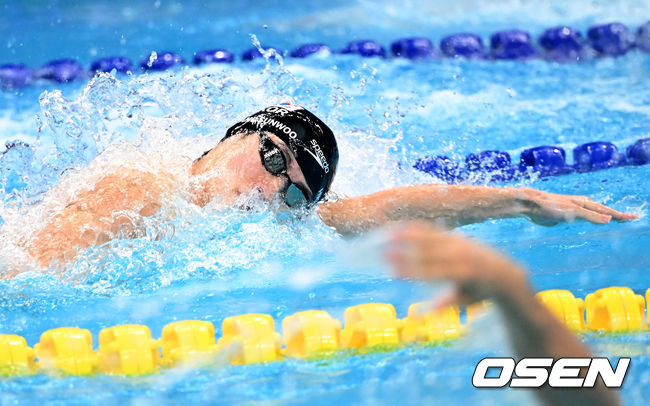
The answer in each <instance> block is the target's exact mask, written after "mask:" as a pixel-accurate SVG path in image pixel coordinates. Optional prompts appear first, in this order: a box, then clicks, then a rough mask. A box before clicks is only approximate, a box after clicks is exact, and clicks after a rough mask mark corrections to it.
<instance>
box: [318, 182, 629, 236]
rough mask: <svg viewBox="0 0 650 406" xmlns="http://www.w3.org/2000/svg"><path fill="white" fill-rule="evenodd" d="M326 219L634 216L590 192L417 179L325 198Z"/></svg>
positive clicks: (362, 224) (355, 226) (359, 224)
mask: <svg viewBox="0 0 650 406" xmlns="http://www.w3.org/2000/svg"><path fill="white" fill-rule="evenodd" d="M318 213H319V215H320V216H321V218H322V219H323V221H324V222H325V223H326V224H328V225H330V226H332V227H334V228H336V229H337V231H339V232H340V233H342V234H346V233H355V232H362V231H365V230H368V229H370V228H373V227H376V226H380V225H383V224H386V223H390V222H394V221H408V220H427V221H431V222H433V223H434V224H436V225H438V226H439V227H444V228H454V227H458V226H462V225H466V224H471V223H477V222H481V221H485V220H488V219H500V218H509V217H526V218H528V219H529V220H530V221H532V222H534V223H537V224H542V225H553V224H556V223H559V222H563V221H573V220H577V219H582V220H587V221H590V222H592V223H596V224H606V223H609V222H610V221H611V220H612V219H614V220H619V221H624V220H632V219H635V218H636V216H635V215H633V214H629V213H621V212H619V211H616V210H614V209H611V208H609V207H607V206H604V205H602V204H599V203H596V202H594V201H593V200H591V199H590V198H588V197H587V196H570V195H560V194H554V193H546V192H542V191H539V190H536V189H532V188H512V187H507V188H493V187H486V186H464V185H417V186H403V187H397V188H393V189H387V190H382V191H380V192H377V193H373V194H370V195H365V196H359V197H353V198H348V199H340V200H338V201H335V202H325V203H323V204H321V205H320V206H319V207H318Z"/></svg>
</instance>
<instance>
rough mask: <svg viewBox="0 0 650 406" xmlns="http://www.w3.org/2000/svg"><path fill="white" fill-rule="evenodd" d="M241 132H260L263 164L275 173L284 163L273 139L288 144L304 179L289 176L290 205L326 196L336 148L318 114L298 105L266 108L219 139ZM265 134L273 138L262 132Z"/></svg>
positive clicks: (335, 157) (332, 177)
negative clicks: (297, 179)
mask: <svg viewBox="0 0 650 406" xmlns="http://www.w3.org/2000/svg"><path fill="white" fill-rule="evenodd" d="M242 133H259V134H260V135H261V140H260V157H261V159H262V163H263V165H264V167H265V168H266V170H267V171H269V172H271V173H272V174H273V175H276V176H277V175H279V174H282V173H286V166H287V162H286V161H285V159H284V157H283V156H282V154H278V151H277V150H276V149H274V147H275V145H274V143H273V138H276V137H277V139H279V140H281V141H282V142H283V143H284V144H285V145H286V147H288V150H289V152H290V153H291V154H292V156H293V158H294V159H295V161H296V163H297V164H298V166H299V168H300V171H301V172H302V175H303V176H304V180H305V182H297V183H294V182H293V180H292V179H290V181H291V184H290V185H289V187H288V189H287V190H286V191H284V193H285V200H286V201H287V203H289V205H293V204H292V203H293V202H298V201H299V200H300V199H299V197H300V198H303V199H304V200H305V201H306V202H307V203H308V204H312V203H316V202H318V201H319V200H321V199H322V198H323V197H324V196H325V194H326V193H327V191H328V190H329V187H330V184H331V183H332V180H333V179H334V173H335V172H336V165H337V163H338V160H339V150H338V147H337V145H336V139H335V138H334V133H333V132H332V130H330V129H329V127H328V126H327V125H325V123H323V122H322V121H321V120H320V119H319V118H318V117H316V116H315V115H314V114H312V113H310V112H309V111H307V110H306V109H305V108H303V107H301V106H299V105H296V104H289V103H283V104H279V105H277V106H271V107H267V108H265V109H264V110H262V111H259V112H257V113H255V114H253V115H251V116H249V117H247V118H246V119H244V120H243V121H241V122H239V123H237V124H235V125H233V126H232V127H230V128H229V129H228V131H227V132H226V136H225V137H224V138H223V139H222V140H221V141H223V140H225V139H227V138H229V137H232V136H233V135H236V134H242ZM268 133H270V134H271V135H272V136H273V137H268V135H265V134H268ZM283 165H284V168H283ZM298 195H300V196H298Z"/></svg>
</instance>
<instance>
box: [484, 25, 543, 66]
mask: <svg viewBox="0 0 650 406" xmlns="http://www.w3.org/2000/svg"><path fill="white" fill-rule="evenodd" d="M490 48H491V49H492V58H494V59H530V58H534V57H535V56H537V50H536V49H535V47H534V46H533V43H532V40H531V38H530V34H529V33H527V32H525V31H519V30H511V31H500V32H496V33H494V34H492V36H491V37H490Z"/></svg>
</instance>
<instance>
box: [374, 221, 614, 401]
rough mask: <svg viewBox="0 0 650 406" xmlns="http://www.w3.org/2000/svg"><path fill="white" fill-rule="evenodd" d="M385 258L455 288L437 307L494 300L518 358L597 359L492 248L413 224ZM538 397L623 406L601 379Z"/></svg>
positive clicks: (399, 269) (401, 269)
mask: <svg viewBox="0 0 650 406" xmlns="http://www.w3.org/2000/svg"><path fill="white" fill-rule="evenodd" d="M386 255H387V259H388V261H389V262H390V263H391V264H392V265H393V267H394V269H395V273H396V274H397V275H398V276H400V277H404V278H416V279H422V280H426V281H439V280H447V281H451V282H452V283H453V284H454V285H455V288H456V290H455V292H454V293H453V294H452V295H450V296H448V297H446V298H444V299H441V300H440V301H439V302H438V303H436V304H435V305H434V306H436V307H438V308H440V307H444V306H447V305H452V304H455V305H469V304H472V303H476V302H479V301H482V300H490V301H492V302H493V303H494V304H495V306H496V307H497V309H499V311H500V312H501V313H502V314H503V316H504V317H503V320H504V322H505V323H506V328H507V331H508V334H509V336H510V339H511V341H512V344H513V346H514V350H515V352H516V354H517V358H523V357H539V358H553V359H558V358H562V357H593V355H592V354H591V353H590V351H589V350H588V349H587V348H586V347H585V346H584V345H583V344H582V343H581V342H580V340H578V339H577V338H576V336H575V335H573V334H572V333H571V332H570V331H569V330H567V329H566V328H565V327H564V325H562V324H561V323H560V322H559V321H558V320H557V319H556V318H555V317H554V316H553V315H552V314H551V313H550V312H549V311H548V310H547V309H546V307H544V305H542V304H541V303H540V302H539V301H538V300H537V299H536V298H535V297H534V293H533V290H532V288H531V286H530V284H529V283H528V280H527V278H526V273H525V270H524V269H522V267H521V266H519V265H517V264H515V263H514V262H512V261H511V260H509V259H508V258H506V257H504V256H503V255H501V254H499V253H497V252H496V251H494V250H492V249H491V248H489V247H486V246H483V245H480V244H478V243H475V242H472V241H471V240H469V239H466V238H463V237H461V236H458V235H453V234H449V233H445V232H441V231H440V230H437V229H435V228H433V227H431V226H429V225H426V224H419V223H410V224H407V225H405V226H403V227H401V228H400V229H397V230H396V231H394V232H393V235H392V238H391V242H390V244H389V245H388V248H387V253H386ZM585 373H586V371H584V370H583V371H582V372H581V376H584V374H585ZM535 395H536V396H537V397H538V399H539V400H540V401H541V402H542V403H543V404H546V405H607V406H610V405H620V401H619V399H618V396H617V394H616V392H615V391H613V390H610V389H608V388H606V387H605V385H604V384H603V382H602V380H600V379H599V380H598V383H597V384H596V386H595V387H594V388H593V389H591V388H583V389H575V388H570V389H553V388H551V387H549V386H548V385H544V386H542V387H541V388H540V389H539V390H536V391H535Z"/></svg>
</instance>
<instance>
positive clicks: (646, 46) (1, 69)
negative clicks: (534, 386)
mask: <svg viewBox="0 0 650 406" xmlns="http://www.w3.org/2000/svg"><path fill="white" fill-rule="evenodd" d="M635 47H636V48H638V49H640V50H642V51H644V52H650V21H648V22H646V23H645V24H643V25H641V26H640V27H639V28H638V30H637V31H636V35H635V34H634V33H633V32H631V31H630V30H629V29H628V27H626V26H625V25H624V24H621V23H617V22H613V23H608V24H601V25H596V26H592V27H590V28H589V30H588V32H587V37H586V38H585V37H583V36H582V34H581V33H580V32H579V31H578V30H575V29H573V28H571V27H568V26H560V27H554V28H549V29H547V30H545V31H544V32H543V33H542V35H541V36H540V37H539V39H538V47H536V46H535V44H534V43H533V40H532V38H531V36H530V34H529V33H528V32H526V31H521V30H508V31H499V32H496V33H494V34H492V36H491V37H490V48H489V50H486V49H485V47H484V46H483V41H482V39H481V38H480V37H479V36H477V35H474V34H470V33H460V34H453V35H449V36H446V37H444V38H442V40H441V41H440V52H438V51H437V50H436V47H435V45H434V44H433V42H431V40H430V39H428V38H424V37H411V38H401V39H398V40H395V41H393V43H392V44H391V52H392V55H393V56H394V57H397V58H406V59H412V60H416V59H437V58H439V57H441V56H443V57H449V58H468V59H469V58H473V59H488V58H491V59H495V60H528V59H533V58H537V57H541V58H543V59H545V60H549V61H554V62H570V61H573V62H575V61H580V60H583V59H586V58H587V57H591V56H597V57H604V56H620V55H624V54H625V53H627V52H628V51H630V50H631V49H633V48H635ZM264 49H266V50H267V51H268V50H271V49H273V50H275V52H276V53H277V54H278V55H284V52H283V50H281V49H279V48H275V47H264ZM319 52H329V53H340V54H356V55H360V56H362V57H382V58H383V57H386V56H387V52H386V50H385V48H384V47H383V46H382V45H381V44H379V43H377V42H375V41H372V40H358V41H352V42H350V43H348V44H347V46H346V47H345V48H343V49H341V50H340V51H337V52H333V51H332V49H331V48H330V47H329V46H327V45H325V44H320V43H310V44H304V45H301V46H299V47H297V48H295V49H294V50H292V51H291V52H290V53H289V56H290V57H292V58H305V57H308V56H310V55H313V54H316V53H319ZM260 57H263V55H262V53H261V52H260V51H259V50H258V49H257V48H251V49H248V50H246V51H244V52H243V53H242V55H241V59H242V60H243V61H252V60H255V59H257V58H260ZM234 61H235V56H234V54H233V53H232V52H230V51H227V50H225V49H210V50H205V51H198V52H195V53H194V54H193V58H192V62H193V63H194V64H195V65H202V64H208V63H232V62H234ZM184 64H185V60H184V59H183V57H182V56H181V55H179V54H177V53H174V52H158V53H157V54H156V56H155V57H154V58H151V57H148V58H146V59H145V60H143V61H142V62H141V63H140V68H141V70H143V71H147V70H154V71H160V70H166V69H169V68H172V67H175V66H180V65H184ZM112 70H115V71H116V72H119V73H127V72H133V73H136V72H135V69H133V65H132V63H131V61H130V60H129V59H127V58H125V57H121V56H114V57H108V58H100V59H98V60H96V61H94V62H93V63H92V65H91V67H90V70H89V72H86V71H85V70H84V68H83V67H82V66H81V65H80V64H79V63H78V62H76V61H74V60H72V59H59V60H55V61H51V62H48V63H47V64H45V65H43V66H42V67H41V68H39V69H35V70H32V69H30V68H28V67H27V66H25V65H22V64H6V65H3V66H0V88H9V89H14V88H20V87H22V86H26V85H29V84H32V83H34V82H36V81H38V80H47V81H53V82H58V83H65V82H69V81H73V80H77V79H81V78H87V77H89V76H90V74H92V73H94V72H111V71H112Z"/></svg>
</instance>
